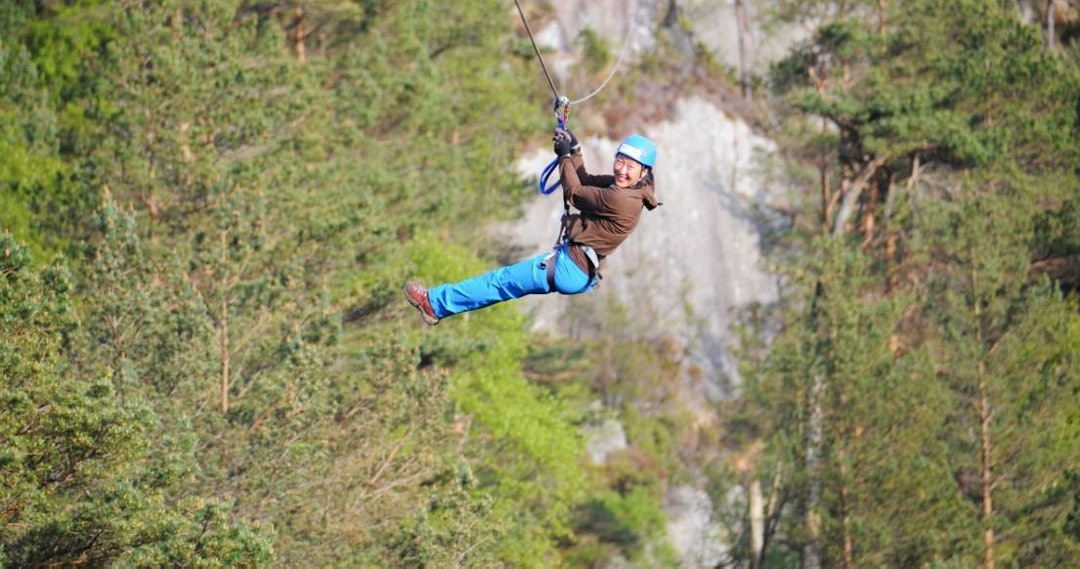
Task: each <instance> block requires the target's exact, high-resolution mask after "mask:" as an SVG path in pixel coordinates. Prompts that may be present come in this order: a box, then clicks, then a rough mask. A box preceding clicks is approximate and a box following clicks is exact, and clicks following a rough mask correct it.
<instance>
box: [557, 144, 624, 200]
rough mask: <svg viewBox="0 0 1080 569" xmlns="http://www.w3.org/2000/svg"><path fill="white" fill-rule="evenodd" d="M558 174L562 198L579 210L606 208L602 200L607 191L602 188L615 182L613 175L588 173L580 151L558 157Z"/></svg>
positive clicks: (608, 186)
mask: <svg viewBox="0 0 1080 569" xmlns="http://www.w3.org/2000/svg"><path fill="white" fill-rule="evenodd" d="M559 176H560V181H561V182H562V189H563V199H565V200H566V201H568V202H569V203H570V205H572V206H574V207H576V208H577V209H578V210H579V211H582V212H585V213H598V212H602V211H604V210H605V209H607V208H608V206H607V205H606V204H605V200H604V198H605V197H607V196H608V192H605V191H604V190H606V189H607V188H610V187H611V185H612V184H614V183H615V177H614V176H611V175H607V176H604V175H594V174H589V173H588V171H586V170H585V160H584V159H583V158H582V157H581V153H580V152H575V153H573V154H571V155H569V156H563V157H562V158H560V159H559Z"/></svg>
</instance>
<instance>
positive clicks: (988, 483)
mask: <svg viewBox="0 0 1080 569" xmlns="http://www.w3.org/2000/svg"><path fill="white" fill-rule="evenodd" d="M971 255H972V257H973V258H974V256H975V252H974V251H972V252H971ZM977 279H978V273H977V272H976V271H972V275H971V282H972V289H974V290H978V289H977V286H976V283H977ZM974 310H975V326H976V329H975V341H976V342H977V343H978V344H979V345H982V343H983V334H982V330H981V326H982V324H981V319H982V310H981V307H980V305H979V302H978V301H976V302H975V305H974ZM976 371H977V373H978V374H979V377H978V389H979V400H978V403H977V404H976V411H977V412H978V414H979V445H980V447H981V449H980V450H981V451H982V452H981V453H980V457H979V463H980V467H981V470H982V523H983V568H984V569H994V566H995V560H994V527H993V525H992V522H993V517H994V494H993V492H994V473H993V458H992V454H991V452H990V450H991V438H990V420H991V419H992V418H993V411H992V409H991V408H990V396H989V394H988V392H987V391H988V390H987V387H986V366H985V363H984V362H983V360H982V356H979V361H978V365H977V366H976Z"/></svg>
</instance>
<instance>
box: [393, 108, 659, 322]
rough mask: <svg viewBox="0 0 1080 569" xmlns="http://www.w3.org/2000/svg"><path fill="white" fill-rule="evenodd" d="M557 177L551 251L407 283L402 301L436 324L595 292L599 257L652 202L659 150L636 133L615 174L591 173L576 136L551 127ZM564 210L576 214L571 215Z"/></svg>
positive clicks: (622, 148)
mask: <svg viewBox="0 0 1080 569" xmlns="http://www.w3.org/2000/svg"><path fill="white" fill-rule="evenodd" d="M553 140H554V142H555V144H554V150H555V154H556V155H557V156H558V158H557V160H558V165H559V179H560V183H561V185H562V189H563V204H564V205H565V206H567V215H565V216H563V221H562V231H561V234H560V236H559V241H558V243H556V245H555V247H554V249H553V250H552V251H550V252H548V253H544V254H542V255H539V256H536V257H533V258H530V259H526V260H524V261H521V262H519V263H516V264H513V265H508V266H505V267H502V268H499V269H495V270H493V271H490V272H488V273H485V274H482V275H479V276H476V277H472V278H470V279H466V280H464V281H461V282H459V283H456V284H442V285H439V286H436V287H433V288H431V289H430V290H428V289H425V288H424V287H423V286H422V285H421V284H420V283H418V282H415V281H410V282H407V283H405V287H404V289H403V291H404V293H405V297H406V298H407V299H408V300H409V303H410V304H412V305H413V306H415V307H416V308H417V310H419V311H420V315H421V316H422V317H423V319H424V322H426V323H428V324H431V325H434V324H438V323H439V320H441V319H443V318H446V317H447V316H452V315H454V314H460V313H462V312H468V311H470V310H477V309H479V308H483V307H485V306H490V305H492V304H495V303H497V302H503V301H505V300H510V299H514V298H521V297H523V296H525V295H529V294H548V293H551V292H554V291H558V292H559V293H561V294H581V293H583V292H588V291H590V290H592V289H593V288H594V287H596V285H597V282H598V281H599V280H600V278H601V277H600V268H601V266H602V263H603V261H604V259H605V258H606V257H607V256H608V255H611V254H612V253H613V252H615V249H616V248H618V246H619V245H620V244H621V243H622V242H623V241H624V240H626V238H627V236H629V235H630V232H632V231H633V230H634V228H635V227H636V226H637V224H638V220H639V219H640V218H641V208H642V207H644V208H646V209H648V210H652V209H654V208H656V206H658V205H660V204H659V202H657V201H656V191H655V187H654V179H653V167H654V166H655V164H656V154H657V152H656V145H655V144H653V142H652V141H651V140H649V139H648V138H645V137H644V136H641V135H633V136H630V137H627V138H626V139H625V140H623V141H622V143H621V144H619V147H618V149H617V150H616V151H615V162H614V165H613V166H612V174H610V175H603V174H596V175H594V174H589V173H588V172H587V171H586V170H585V161H584V159H583V158H582V156H581V147H580V145H579V144H578V141H577V138H576V137H575V136H574V135H573V134H572V133H570V132H569V131H567V130H562V129H555V136H554V138H553ZM569 206H573V207H574V208H576V209H577V210H578V213H574V214H570V213H569Z"/></svg>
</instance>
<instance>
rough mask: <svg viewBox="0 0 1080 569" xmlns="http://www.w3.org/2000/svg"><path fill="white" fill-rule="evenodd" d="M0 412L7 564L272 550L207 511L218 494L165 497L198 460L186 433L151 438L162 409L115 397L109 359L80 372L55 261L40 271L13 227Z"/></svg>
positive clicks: (62, 276) (2, 539)
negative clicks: (73, 359)
mask: <svg viewBox="0 0 1080 569" xmlns="http://www.w3.org/2000/svg"><path fill="white" fill-rule="evenodd" d="M0 251H2V257H0V276H2V278H3V280H4V287H3V289H2V293H0V321H2V322H3V327H4V329H5V330H6V331H7V332H6V333H5V334H4V338H3V339H2V341H0V371H2V373H0V376H2V377H3V378H4V379H3V385H2V386H0V389H2V391H0V393H2V397H3V400H4V409H5V412H4V414H3V417H2V418H0V439H2V440H3V441H4V444H3V452H2V453H0V454H2V458H0V464H2V468H0V473H2V476H3V477H4V485H3V487H4V489H3V492H2V494H0V502H2V503H3V506H4V507H3V511H4V518H3V526H2V529H0V559H2V560H3V561H4V562H5V563H6V564H11V565H12V566H22V567H29V566H44V565H51V564H91V565H104V564H109V563H111V562H123V561H124V560H127V559H134V558H142V557H143V555H144V554H145V552H148V551H155V550H156V551H160V552H168V556H167V557H165V558H167V559H170V560H172V561H175V562H179V563H190V562H192V561H193V560H195V559H197V558H198V557H199V556H200V553H201V552H202V551H204V550H205V551H211V552H213V553H212V556H213V557H214V558H216V559H222V560H224V559H234V560H245V561H243V563H244V564H246V565H247V566H255V565H258V564H260V563H262V562H265V561H266V560H268V559H270V556H271V550H270V545H269V540H268V539H267V538H268V535H267V534H266V533H265V532H262V531H259V530H258V529H257V528H254V527H251V526H250V525H248V524H243V523H233V522H232V521H230V520H228V519H225V518H224V517H223V516H221V515H219V514H214V512H224V511H227V510H228V505H227V504H222V503H219V502H216V501H212V500H209V501H203V502H201V503H191V502H183V503H181V504H177V505H173V504H170V503H169V502H168V500H167V498H166V497H167V496H168V495H169V492H170V489H172V488H175V487H176V486H177V485H183V484H185V483H186V482H187V480H188V479H189V477H190V475H191V472H192V470H193V468H194V460H193V456H192V455H191V450H192V449H191V443H192V441H191V439H190V438H186V437H184V436H183V435H182V434H180V433H175V434H174V435H173V436H171V437H169V439H168V440H167V441H164V444H162V445H161V446H160V447H156V448H155V446H154V445H153V443H152V441H153V440H154V435H155V432H154V430H153V425H155V423H157V421H158V419H157V417H156V416H155V414H154V413H153V411H152V410H151V409H150V407H149V406H148V405H147V404H146V402H145V401H144V400H143V399H141V398H139V397H122V396H121V392H118V391H117V390H116V388H115V387H114V385H113V383H112V381H111V380H110V378H109V374H108V370H106V369H104V368H97V369H96V370H95V369H86V370H78V369H76V368H74V367H72V366H70V365H68V364H67V363H66V360H65V358H63V357H62V355H63V353H64V352H65V351H67V350H69V349H80V348H79V347H80V346H81V347H82V348H85V346H86V344H81V343H80V338H79V336H80V333H79V329H78V321H77V320H76V318H75V313H74V311H73V307H72V304H71V293H72V290H73V289H72V283H71V280H70V279H69V277H68V274H67V272H66V271H65V270H64V269H63V268H62V267H61V266H53V267H49V268H47V269H44V270H41V271H40V272H39V271H37V270H35V269H32V268H31V267H30V259H29V254H28V252H27V250H26V248H25V247H23V246H21V245H18V244H17V243H15V241H14V240H13V239H12V238H11V237H10V235H7V234H5V235H0Z"/></svg>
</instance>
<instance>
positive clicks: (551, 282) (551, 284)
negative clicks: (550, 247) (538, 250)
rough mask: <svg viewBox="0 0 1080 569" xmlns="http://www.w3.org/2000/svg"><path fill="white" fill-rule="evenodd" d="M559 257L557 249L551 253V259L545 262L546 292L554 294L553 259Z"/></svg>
mask: <svg viewBox="0 0 1080 569" xmlns="http://www.w3.org/2000/svg"><path fill="white" fill-rule="evenodd" d="M558 256H559V248H558V247H556V248H555V250H554V251H552V252H551V258H549V259H548V260H547V281H548V292H555V258H556V257H558Z"/></svg>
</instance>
